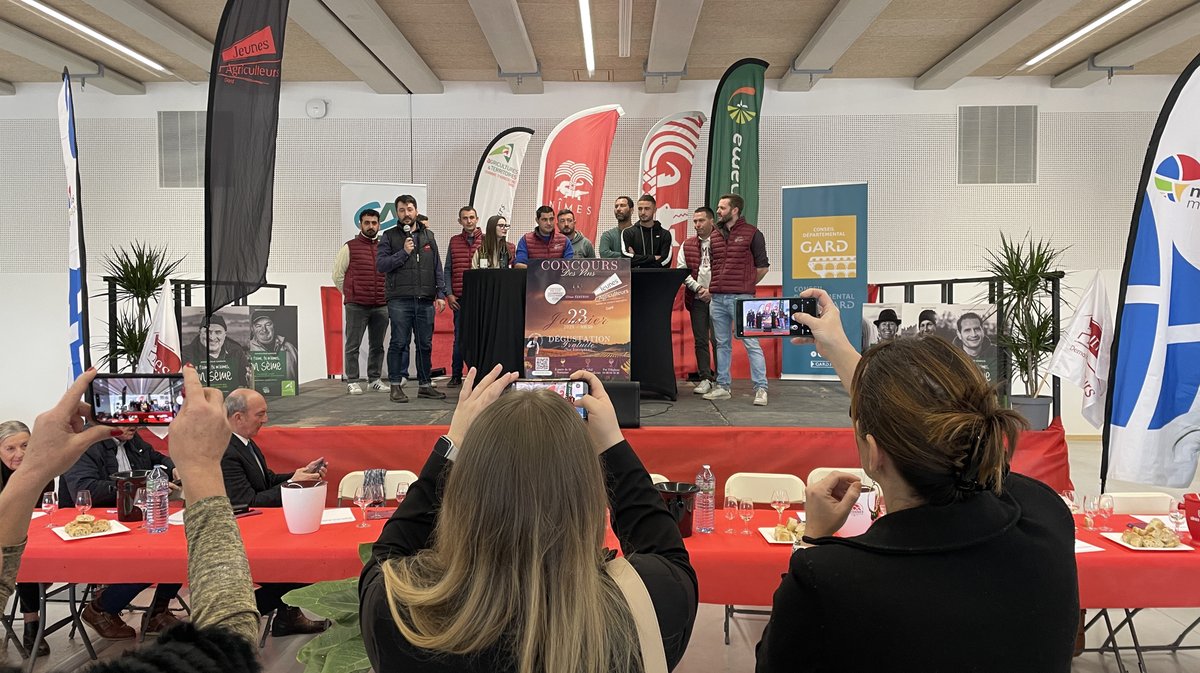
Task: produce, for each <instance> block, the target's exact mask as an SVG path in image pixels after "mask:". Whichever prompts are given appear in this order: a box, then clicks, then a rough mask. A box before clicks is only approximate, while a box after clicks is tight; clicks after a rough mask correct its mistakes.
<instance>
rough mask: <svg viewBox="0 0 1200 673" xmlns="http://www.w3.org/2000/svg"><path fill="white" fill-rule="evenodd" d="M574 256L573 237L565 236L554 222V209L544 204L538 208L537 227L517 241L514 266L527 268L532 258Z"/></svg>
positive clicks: (568, 257) (515, 267)
mask: <svg viewBox="0 0 1200 673" xmlns="http://www.w3.org/2000/svg"><path fill="white" fill-rule="evenodd" d="M574 256H575V249H574V248H573V247H571V239H569V238H567V237H566V236H563V235H562V233H561V232H559V231H558V227H556V226H555V224H554V209H553V208H551V207H550V206H542V207H540V208H538V209H537V228H535V229H534V230H533V231H531V232H529V233H528V234H525V235H524V236H522V237H521V240H519V241H517V254H516V256H515V257H514V258H513V268H514V269H524V268H527V267H528V266H529V260H531V259H571V258H572V257H574Z"/></svg>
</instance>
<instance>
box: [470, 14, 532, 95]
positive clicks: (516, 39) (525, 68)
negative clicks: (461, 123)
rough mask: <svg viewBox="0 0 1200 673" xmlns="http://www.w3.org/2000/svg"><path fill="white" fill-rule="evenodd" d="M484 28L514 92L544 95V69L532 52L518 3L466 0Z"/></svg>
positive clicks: (493, 51)
mask: <svg viewBox="0 0 1200 673" xmlns="http://www.w3.org/2000/svg"><path fill="white" fill-rule="evenodd" d="M467 1H468V2H469V3H470V5H471V11H473V12H475V19H476V20H477V21H479V27H480V28H482V29H483V36H484V37H485V38H487V42H488V46H489V47H491V48H492V55H493V56H495V57H496V65H497V66H499V68H500V73H499V74H500V77H503V78H504V79H507V80H508V86H509V87H510V88H511V89H512V92H513V93H542V91H544V90H545V87H544V86H543V85H542V69H541V67H540V66H539V65H538V62H537V56H535V55H534V53H533V43H531V42H530V41H529V33H528V31H526V30H525V20H524V19H522V18H521V8H520V7H517V0H467Z"/></svg>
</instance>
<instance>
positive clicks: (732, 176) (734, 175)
mask: <svg viewBox="0 0 1200 673" xmlns="http://www.w3.org/2000/svg"><path fill="white" fill-rule="evenodd" d="M766 72H767V62H766V61H763V60H761V59H757V58H744V59H742V60H740V61H738V62H737V63H734V64H733V65H731V66H729V69H728V70H726V71H725V75H724V76H723V77H721V81H720V83H719V84H718V85H717V93H716V95H715V96H714V97H713V108H712V119H711V120H709V128H708V164H707V165H708V174H707V179H706V180H705V183H704V184H705V190H704V203H705V204H706V205H707V206H708V207H709V208H712V209H713V210H716V209H717V200H718V199H720V198H721V195H722V194H738V195H740V196H741V197H742V199H744V200H745V201H746V207H745V209H743V210H742V217H745V218H746V221H747V222H749V223H750V224H758V122H759V118H760V117H761V115H760V114H759V112H760V111H761V110H762V100H763V89H764V87H763V77H764V75H765V74H766Z"/></svg>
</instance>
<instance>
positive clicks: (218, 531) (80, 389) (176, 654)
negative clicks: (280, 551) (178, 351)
mask: <svg viewBox="0 0 1200 673" xmlns="http://www.w3.org/2000/svg"><path fill="white" fill-rule="evenodd" d="M94 375H95V371H94V370H88V371H87V372H86V373H84V374H83V376H81V377H80V378H79V379H77V380H76V381H75V383H74V384H72V385H71V387H70V388H69V389H68V390H67V392H66V394H65V395H63V397H62V399H61V400H60V401H59V402H58V404H57V405H56V406H55V407H54V408H53V409H51V410H49V411H47V412H45V413H43V414H41V415H40V416H38V418H37V422H36V423H35V424H34V432H33V436H32V438H31V439H30V441H29V445H28V450H27V454H26V458H27V460H26V461H25V468H23V469H21V470H20V471H17V472H15V473H14V474H13V475H12V478H11V479H10V480H9V481H8V482H7V485H6V487H5V489H4V490H3V492H0V550H2V552H3V554H2V556H0V604H5V603H7V601H8V599H9V597H10V596H11V595H12V593H13V589H14V584H13V583H14V580H15V578H16V576H17V571H18V570H19V568H20V565H21V554H22V553H23V552H24V549H25V536H26V533H27V531H28V527H29V515H30V511H31V509H32V508H31V507H30V503H31V502H32V501H33V500H34V499H35V498H36V497H37V496H38V495H39V494H40V493H41V492H42V485H43V484H44V483H45V482H46V481H48V480H53V479H54V477H55V476H56V475H58V474H61V473H62V472H63V471H64V470H66V469H67V468H68V467H69V466H70V465H71V464H72V463H73V462H75V460H76V459H78V458H79V457H80V455H81V454H82V453H83V452H84V449H85V448H86V447H88V446H89V445H91V444H94V443H96V442H99V441H100V440H102V439H103V438H105V437H106V436H108V434H109V433H110V432H111V428H107V427H104V426H98V425H94V424H93V425H92V426H91V427H89V428H88V429H86V430H84V429H83V426H84V420H85V419H87V418H88V417H90V415H91V409H90V408H89V407H88V405H86V404H82V403H80V402H79V399H80V397H81V396H82V395H83V393H84V391H86V390H87V387H88V384H89V383H90V382H91V380H92V378H93V377H94ZM184 389H185V390H186V391H187V402H185V403H184V405H183V409H182V411H181V412H180V415H179V417H178V418H177V419H176V420H175V422H174V423H172V424H171V449H172V453H173V455H174V457H175V459H176V461H177V463H178V465H179V471H180V475H181V476H182V478H183V479H184V481H185V482H186V483H187V493H188V496H189V499H190V502H189V503H188V508H187V511H186V513H185V515H184V517H185V526H184V528H185V534H186V536H187V544H188V584H189V586H190V588H191V599H192V618H193V620H194V623H192V624H187V623H184V624H179V625H177V626H176V627H174V628H172V629H171V630H170V631H168V632H166V633H164V634H163V635H162V636H160V637H159V639H158V640H157V641H156V642H155V643H154V644H152V645H147V646H146V647H144V648H142V649H139V650H132V651H130V652H127V653H125V654H124V655H123V656H121V657H120V658H117V659H113V660H109V661H105V662H101V663H98V664H96V665H94V666H91V667H89V668H87V669H85V670H86V671H87V673H168V672H169V673H200V672H202V671H222V672H223V673H258V671H260V670H261V665H260V664H259V662H258V660H257V658H256V656H255V650H254V645H253V643H254V640H255V636H256V635H257V630H258V615H257V613H256V611H255V609H254V603H253V601H252V600H251V598H250V594H251V591H253V584H252V583H251V581H250V567H249V564H248V563H247V562H246V553H245V549H244V547H243V546H242V539H241V535H240V533H239V531H238V527H237V523H236V522H235V521H234V518H233V511H232V509H231V508H230V506H229V500H228V498H226V497H225V495H224V490H223V488H224V485H223V484H222V481H221V477H220V476H219V474H220V462H219V461H220V458H221V455H222V452H223V451H224V447H225V440H226V438H227V436H228V433H229V429H228V427H227V426H226V425H225V418H224V413H223V409H222V406H221V393H220V392H219V391H216V390H213V389H205V388H202V387H201V386H200V379H199V377H198V376H197V375H196V372H195V370H194V369H193V368H191V367H186V368H185V369H184ZM0 669H3V670H4V671H5V673H9V671H15V669H11V668H10V667H7V666H0Z"/></svg>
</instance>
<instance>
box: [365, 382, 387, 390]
mask: <svg viewBox="0 0 1200 673" xmlns="http://www.w3.org/2000/svg"><path fill="white" fill-rule="evenodd" d="M367 387H368V388H370V389H371V390H374V391H376V392H383V391H385V390H387V389H388V387H387V385H386V384H384V382H383V381H381V380H379V379H375V380H374V381H371V383H370V384H369V385H368V386H367Z"/></svg>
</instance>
